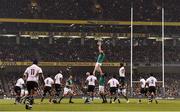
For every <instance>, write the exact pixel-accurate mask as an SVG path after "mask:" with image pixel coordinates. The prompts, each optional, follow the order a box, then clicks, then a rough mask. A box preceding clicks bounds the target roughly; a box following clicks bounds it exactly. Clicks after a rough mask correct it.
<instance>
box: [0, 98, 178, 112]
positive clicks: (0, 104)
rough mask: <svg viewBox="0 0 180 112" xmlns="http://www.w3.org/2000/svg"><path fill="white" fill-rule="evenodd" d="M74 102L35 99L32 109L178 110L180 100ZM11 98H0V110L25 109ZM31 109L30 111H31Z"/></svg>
mask: <svg viewBox="0 0 180 112" xmlns="http://www.w3.org/2000/svg"><path fill="white" fill-rule="evenodd" d="M73 101H74V102H75V103H74V104H68V99H64V100H63V101H62V103H61V104H49V103H48V100H47V99H46V100H44V102H43V103H40V100H39V99H36V100H35V103H36V104H34V105H33V108H32V110H33V111H180V100H178V99H177V100H159V104H155V103H152V104H148V103H147V100H145V99H144V100H143V102H142V104H137V101H138V100H137V99H130V103H129V104H127V103H126V102H125V101H124V100H122V102H121V104H118V103H115V104H101V100H95V101H94V102H93V103H92V104H83V102H84V100H83V99H73ZM13 103H14V101H13V100H0V111H25V106H24V105H22V104H17V105H14V104H13ZM32 110H31V111H32Z"/></svg>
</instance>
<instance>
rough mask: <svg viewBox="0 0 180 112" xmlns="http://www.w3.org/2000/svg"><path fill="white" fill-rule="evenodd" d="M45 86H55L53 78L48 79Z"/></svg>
mask: <svg viewBox="0 0 180 112" xmlns="http://www.w3.org/2000/svg"><path fill="white" fill-rule="evenodd" d="M44 84H45V86H48V87H52V85H53V84H54V80H53V79H52V78H51V77H47V78H46V79H45V80H44Z"/></svg>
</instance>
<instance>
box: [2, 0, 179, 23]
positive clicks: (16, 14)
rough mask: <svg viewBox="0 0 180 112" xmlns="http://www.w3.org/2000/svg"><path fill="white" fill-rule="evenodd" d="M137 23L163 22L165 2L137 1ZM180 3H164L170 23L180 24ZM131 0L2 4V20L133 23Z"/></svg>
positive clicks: (27, 0) (7, 0)
mask: <svg viewBox="0 0 180 112" xmlns="http://www.w3.org/2000/svg"><path fill="white" fill-rule="evenodd" d="M133 1H134V3H133V4H134V12H135V13H134V20H137V21H161V8H162V0H158V1H157V0H151V1H145V0H133ZM179 5H180V4H179V2H178V0H173V2H171V1H166V2H164V7H165V9H166V10H165V14H166V15H165V17H166V20H167V21H179V18H180V12H179V11H180V10H179ZM130 7H131V0H108V1H100V0H95V1H94V0H53V2H52V1H51V0H41V1H37V2H33V1H32V2H31V1H30V0H21V1H12V0H1V1H0V17H3V18H5V17H9V18H41V19H96V20H99V19H100V20H126V21H127V20H130Z"/></svg>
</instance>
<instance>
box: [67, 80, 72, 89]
mask: <svg viewBox="0 0 180 112" xmlns="http://www.w3.org/2000/svg"><path fill="white" fill-rule="evenodd" d="M72 85H73V81H72V80H69V79H68V80H67V81H66V87H67V88H69V87H71V86H72Z"/></svg>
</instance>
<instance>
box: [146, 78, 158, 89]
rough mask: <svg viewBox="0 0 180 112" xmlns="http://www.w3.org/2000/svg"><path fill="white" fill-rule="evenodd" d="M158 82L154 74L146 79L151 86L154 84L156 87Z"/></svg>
mask: <svg viewBox="0 0 180 112" xmlns="http://www.w3.org/2000/svg"><path fill="white" fill-rule="evenodd" d="M156 82H157V79H156V78H155V77H153V76H151V77H149V78H148V79H147V80H146V83H148V84H149V87H150V86H154V87H156Z"/></svg>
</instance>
